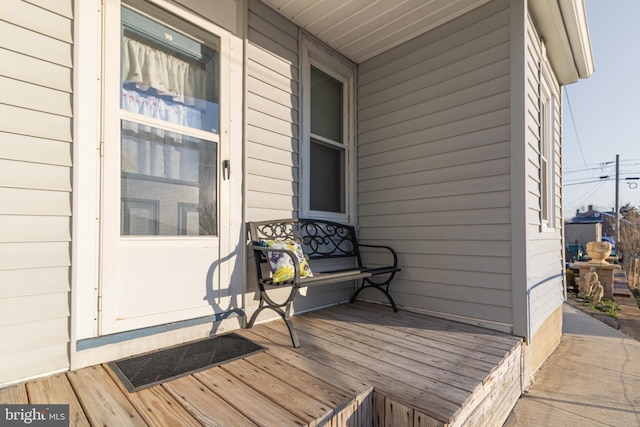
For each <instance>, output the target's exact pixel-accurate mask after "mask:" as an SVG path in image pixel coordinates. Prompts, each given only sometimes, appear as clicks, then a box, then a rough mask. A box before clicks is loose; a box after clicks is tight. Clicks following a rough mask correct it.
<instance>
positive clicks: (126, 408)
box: [0, 303, 521, 427]
mask: <svg viewBox="0 0 640 427" xmlns="http://www.w3.org/2000/svg"><path fill="white" fill-rule="evenodd" d="M293 322H294V324H295V326H296V330H297V331H298V336H299V338H300V342H301V344H302V346H301V347H299V348H293V347H292V346H291V339H290V337H289V334H288V331H287V329H286V327H285V326H284V324H283V322H282V321H281V320H279V321H273V322H266V323H263V324H260V325H256V326H254V327H253V328H252V329H249V330H239V331H236V333H238V334H239V335H242V336H244V337H246V338H248V339H251V340H252V341H254V342H256V343H258V344H260V345H262V346H263V347H265V348H266V351H264V352H261V353H257V354H254V355H251V356H248V357H246V358H244V359H240V360H236V361H233V362H230V363H227V364H223V365H220V366H217V367H214V368H210V369H206V370H203V371H200V372H198V373H194V374H191V375H187V376H184V377H182V378H178V379H175V380H171V381H168V382H166V383H163V384H158V385H154V386H152V387H149V388H147V389H143V390H140V391H137V392H135V393H129V392H128V391H127V390H126V388H125V387H124V386H123V385H122V384H121V383H120V381H119V379H118V378H117V376H116V375H115V374H114V373H113V372H112V371H111V369H110V368H109V367H108V365H106V364H105V365H98V366H91V367H88V368H83V369H80V370H77V371H74V372H67V373H64V374H57V375H53V376H50V377H46V378H41V379H38V380H34V381H30V382H27V383H24V384H19V385H16V386H12V387H8V388H5V389H3V390H0V403H23V404H24V403H31V404H43V403H68V404H70V414H71V418H72V424H71V425H74V426H75V425H78V426H84V425H92V426H103V425H105V426H108V425H114V426H115V425H117V426H165V425H180V426H200V425H203V426H229V425H242V426H251V425H262V426H284V425H286V426H316V425H322V426H326V427H343V426H344V427H358V426H369V425H372V423H373V425H374V426H388V425H394V426H403V427H404V426H409V427H420V426H426V427H444V426H448V425H450V426H453V427H455V426H460V425H465V423H466V422H467V421H469V422H471V423H475V424H479V425H482V424H484V425H486V423H487V422H495V420H496V419H499V418H500V417H501V416H502V414H504V413H505V411H508V410H510V408H506V407H503V406H505V405H506V404H503V403H502V402H503V401H504V402H511V401H513V397H514V396H517V394H518V392H519V387H520V383H519V375H520V369H521V367H520V363H521V360H520V356H521V354H520V351H521V349H520V345H521V339H519V338H518V337H514V336H509V335H507V334H502V333H499V332H495V331H488V330H486V329H483V328H480V327H476V326H473V325H464V324H461V323H457V322H452V321H448V320H443V319H436V318H433V317H429V316H424V315H421V314H418V313H412V312H407V311H402V310H401V311H399V312H398V313H393V312H392V311H391V310H389V308H388V307H384V306H381V305H378V304H371V303H357V304H344V305H339V306H333V307H328V308H325V309H322V310H319V311H314V312H310V313H306V314H304V315H300V316H296V317H294V318H293ZM502 389H506V390H502ZM504 396H507V398H505V397H504ZM507 413H508V412H507Z"/></svg>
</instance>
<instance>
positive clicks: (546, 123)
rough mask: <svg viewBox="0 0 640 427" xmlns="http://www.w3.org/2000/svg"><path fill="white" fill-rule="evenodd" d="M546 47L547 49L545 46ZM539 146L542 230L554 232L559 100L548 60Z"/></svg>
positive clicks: (543, 65) (542, 73)
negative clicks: (556, 122)
mask: <svg viewBox="0 0 640 427" xmlns="http://www.w3.org/2000/svg"><path fill="white" fill-rule="evenodd" d="M543 51H544V50H543ZM538 76H539V83H538V85H539V86H538V87H539V93H538V103H539V105H538V106H539V111H538V114H539V124H538V132H539V135H538V136H539V147H538V150H539V151H538V158H539V167H540V184H539V185H540V230H541V231H542V232H552V231H555V229H556V221H555V215H554V212H555V183H556V177H555V170H554V169H555V166H554V165H555V119H556V117H555V108H556V104H557V100H556V96H555V91H552V88H554V87H555V86H554V84H553V79H552V77H551V72H550V70H549V66H548V64H547V62H546V61H544V60H543V61H540V65H539V74H538Z"/></svg>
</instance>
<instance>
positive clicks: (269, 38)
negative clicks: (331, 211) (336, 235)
mask: <svg viewBox="0 0 640 427" xmlns="http://www.w3.org/2000/svg"><path fill="white" fill-rule="evenodd" d="M298 51H299V46H298V27H297V26H296V25H295V24H293V23H291V22H290V21H288V20H287V19H286V18H284V17H283V16H281V15H279V14H278V13H277V12H275V11H274V10H272V9H270V8H269V7H268V6H266V5H265V4H263V3H261V2H259V1H257V0H252V1H250V2H249V13H248V42H247V64H246V66H247V78H246V80H247V95H246V108H247V110H246V111H247V118H246V120H247V134H246V138H247V146H246V152H247V165H246V169H247V181H246V189H247V191H246V196H247V197H246V204H247V219H248V220H260V219H272V218H289V217H295V216H297V214H298V194H299V192H298V186H299V178H298V175H299V155H298V153H299V133H300V130H299V118H298V117H299V114H298V112H299V77H298V76H299V73H298V66H299V65H298V64H299V60H298Z"/></svg>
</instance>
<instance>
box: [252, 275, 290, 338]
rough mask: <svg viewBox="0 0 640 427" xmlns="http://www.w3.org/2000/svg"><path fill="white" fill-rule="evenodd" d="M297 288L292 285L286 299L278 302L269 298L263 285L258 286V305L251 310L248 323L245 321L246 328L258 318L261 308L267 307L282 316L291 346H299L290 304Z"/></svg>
mask: <svg viewBox="0 0 640 427" xmlns="http://www.w3.org/2000/svg"><path fill="white" fill-rule="evenodd" d="M298 289H299V288H298V287H297V286H293V287H292V289H291V293H290V294H289V297H288V298H287V300H286V301H285V302H283V303H281V304H280V303H277V302H275V301H273V300H272V299H271V298H269V296H268V295H267V292H266V290H265V289H264V287H261V288H260V305H259V306H258V309H257V310H256V311H254V312H253V315H252V316H251V319H250V320H249V323H247V329H251V328H252V327H253V325H254V323H255V321H256V319H257V318H258V315H259V314H260V313H261V312H262V311H263V310H265V309H267V308H269V309H271V310H273V311H275V312H276V313H278V315H279V316H280V317H282V320H284V323H285V324H286V325H287V329H288V330H289V336H291V342H292V344H293V347H294V348H298V347H300V340H299V339H298V335H297V334H296V329H295V327H294V326H293V321H292V320H291V305H292V303H293V299H294V298H295V296H296V295H297V294H298ZM282 307H284V310H282Z"/></svg>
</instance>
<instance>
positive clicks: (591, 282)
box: [580, 267, 604, 304]
mask: <svg viewBox="0 0 640 427" xmlns="http://www.w3.org/2000/svg"><path fill="white" fill-rule="evenodd" d="M580 294H581V295H584V296H585V297H588V296H592V300H591V301H592V302H593V303H594V304H597V303H599V302H600V300H601V299H602V295H603V294H604V288H603V287H602V284H600V280H599V279H598V273H596V268H595V267H591V268H590V269H589V272H588V273H586V274H585V275H584V277H583V278H582V280H581V281H580Z"/></svg>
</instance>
